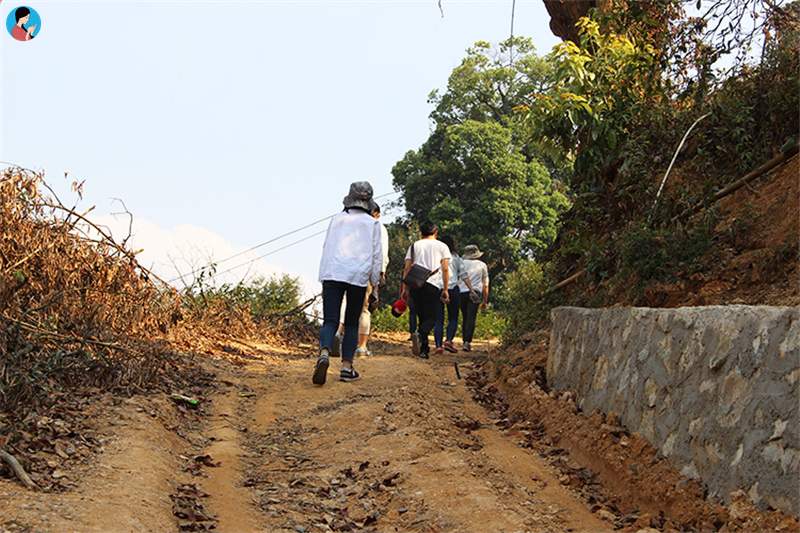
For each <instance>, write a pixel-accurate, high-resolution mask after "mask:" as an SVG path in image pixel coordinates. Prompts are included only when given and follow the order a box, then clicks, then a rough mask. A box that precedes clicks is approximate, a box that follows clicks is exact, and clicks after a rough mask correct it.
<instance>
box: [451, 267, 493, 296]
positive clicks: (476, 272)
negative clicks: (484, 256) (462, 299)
mask: <svg viewBox="0 0 800 533" xmlns="http://www.w3.org/2000/svg"><path fill="white" fill-rule="evenodd" d="M464 272H465V275H466V276H469V281H470V283H472V288H473V289H475V290H476V291H478V292H482V291H483V288H484V287H488V286H489V269H488V268H487V266H486V263H484V262H483V261H480V260H478V259H464ZM458 287H459V288H460V289H461V292H469V288H468V287H467V284H466V283H464V282H463V281H459V282H458Z"/></svg>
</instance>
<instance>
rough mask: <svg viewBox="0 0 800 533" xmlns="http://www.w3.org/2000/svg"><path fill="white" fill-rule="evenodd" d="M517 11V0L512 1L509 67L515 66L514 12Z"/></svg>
mask: <svg viewBox="0 0 800 533" xmlns="http://www.w3.org/2000/svg"><path fill="white" fill-rule="evenodd" d="M516 10H517V0H511V36H510V37H509V43H508V44H509V47H508V66H509V67H513V66H514V12H515V11H516Z"/></svg>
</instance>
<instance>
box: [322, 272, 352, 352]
mask: <svg viewBox="0 0 800 533" xmlns="http://www.w3.org/2000/svg"><path fill="white" fill-rule="evenodd" d="M345 286H346V285H345V284H344V283H341V282H338V281H325V282H323V284H322V327H321V328H320V330H319V347H320V349H321V350H328V352H330V351H331V349H332V348H333V337H334V336H335V335H336V330H337V329H338V328H339V318H340V313H341V310H342V299H343V298H344V294H345Z"/></svg>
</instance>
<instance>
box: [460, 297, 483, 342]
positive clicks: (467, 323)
mask: <svg viewBox="0 0 800 533" xmlns="http://www.w3.org/2000/svg"><path fill="white" fill-rule="evenodd" d="M479 308H480V304H476V303H473V302H472V300H470V298H469V293H468V292H465V293H462V294H461V316H462V317H464V318H463V323H462V324H461V338H463V339H464V342H472V336H473V335H474V334H475V323H476V322H477V320H478V309H479Z"/></svg>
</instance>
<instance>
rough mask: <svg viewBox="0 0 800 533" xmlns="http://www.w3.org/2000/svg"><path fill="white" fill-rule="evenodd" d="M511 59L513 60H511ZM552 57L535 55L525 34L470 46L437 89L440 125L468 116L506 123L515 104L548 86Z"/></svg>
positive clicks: (434, 101)
mask: <svg viewBox="0 0 800 533" xmlns="http://www.w3.org/2000/svg"><path fill="white" fill-rule="evenodd" d="M512 60H513V61H512ZM548 72H549V66H548V63H547V62H546V61H545V60H544V59H543V58H541V57H539V56H537V55H536V49H535V48H534V46H533V41H531V40H530V39H529V38H527V37H514V38H512V39H506V40H505V41H503V42H501V43H500V44H499V45H497V46H494V47H493V46H492V45H491V44H490V43H488V42H486V41H478V42H476V43H475V44H474V45H473V46H472V47H470V48H468V49H467V56H466V57H465V58H464V59H463V60H462V61H461V64H460V65H459V66H457V67H456V68H455V69H453V72H452V73H451V74H450V77H449V78H448V80H447V89H446V90H445V91H444V92H443V93H440V92H439V91H438V90H433V91H432V92H431V93H430V95H429V96H428V102H429V103H431V104H433V105H434V106H435V107H434V110H433V112H432V113H431V119H432V120H433V121H434V122H435V123H436V125H437V126H446V125H451V124H459V123H461V122H464V121H465V120H479V121H482V122H483V121H488V120H494V121H497V122H500V123H501V124H504V125H508V123H509V121H510V119H511V116H512V114H513V110H514V108H515V107H516V106H519V105H521V104H524V103H525V102H527V101H528V96H529V95H530V94H533V93H538V92H542V91H544V90H545V89H546V86H547V83H548V80H549V78H550V77H549V74H548Z"/></svg>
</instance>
